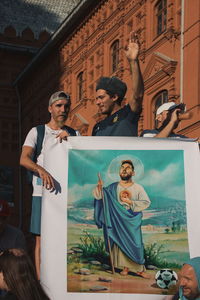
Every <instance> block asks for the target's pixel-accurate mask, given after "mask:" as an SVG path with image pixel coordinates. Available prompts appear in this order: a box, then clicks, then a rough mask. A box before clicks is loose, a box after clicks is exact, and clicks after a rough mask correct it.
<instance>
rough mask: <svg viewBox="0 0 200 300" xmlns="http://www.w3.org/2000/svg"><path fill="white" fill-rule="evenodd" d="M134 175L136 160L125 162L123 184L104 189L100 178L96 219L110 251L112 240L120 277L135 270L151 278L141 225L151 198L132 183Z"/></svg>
mask: <svg viewBox="0 0 200 300" xmlns="http://www.w3.org/2000/svg"><path fill="white" fill-rule="evenodd" d="M134 175H135V172H134V165H133V163H132V161H131V160H123V161H122V162H121V166H120V169H119V176H120V178H121V179H120V181H119V182H114V183H112V184H110V185H109V186H107V187H105V188H102V184H103V183H102V181H101V180H100V179H99V181H98V184H97V186H96V188H95V189H94V191H93V194H94V197H95V202H94V206H95V213H94V217H95V222H96V224H97V226H98V228H103V231H104V238H105V243H106V249H108V243H107V238H109V240H110V244H111V255H112V261H113V264H114V267H115V268H118V269H121V270H122V271H121V273H120V274H121V275H128V272H129V271H131V272H134V273H136V274H137V275H140V276H141V277H144V278H148V274H146V269H145V266H144V247H143V242H142V232H141V222H142V211H143V210H144V209H146V208H148V207H149V205H150V199H149V197H148V195H147V193H146V192H145V190H144V188H143V187H142V186H141V185H139V184H137V183H135V182H134V181H133V180H132V177H133V176H134ZM102 193H103V194H102ZM103 200H104V201H103ZM103 202H104V203H103ZM105 220H106V222H105ZM105 224H106V225H105ZM105 227H106V228H107V230H105V229H106V228H105Z"/></svg>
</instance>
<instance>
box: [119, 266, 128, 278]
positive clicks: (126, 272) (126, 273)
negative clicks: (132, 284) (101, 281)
mask: <svg viewBox="0 0 200 300" xmlns="http://www.w3.org/2000/svg"><path fill="white" fill-rule="evenodd" d="M128 271H129V269H128V268H127V267H124V269H123V271H121V272H120V275H122V276H126V275H128Z"/></svg>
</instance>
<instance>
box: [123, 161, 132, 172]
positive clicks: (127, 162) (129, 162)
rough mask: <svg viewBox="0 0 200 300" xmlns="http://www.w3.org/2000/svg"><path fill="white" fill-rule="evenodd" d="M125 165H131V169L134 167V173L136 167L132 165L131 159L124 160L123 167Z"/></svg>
mask: <svg viewBox="0 0 200 300" xmlns="http://www.w3.org/2000/svg"><path fill="white" fill-rule="evenodd" d="M124 164H129V165H131V167H132V169H133V171H134V165H133V163H132V161H131V160H129V159H127V160H122V162H121V166H123V165H124Z"/></svg>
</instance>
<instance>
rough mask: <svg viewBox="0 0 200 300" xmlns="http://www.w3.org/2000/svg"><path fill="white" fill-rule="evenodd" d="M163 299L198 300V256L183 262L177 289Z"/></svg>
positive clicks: (199, 283) (199, 267)
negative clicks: (173, 293) (172, 294)
mask: <svg viewBox="0 0 200 300" xmlns="http://www.w3.org/2000/svg"><path fill="white" fill-rule="evenodd" d="M165 300H200V257H194V258H192V259H190V260H188V261H187V262H186V263H184V265H183V267H182V268H181V271H180V274H179V291H178V293H177V294H176V295H175V296H167V297H165Z"/></svg>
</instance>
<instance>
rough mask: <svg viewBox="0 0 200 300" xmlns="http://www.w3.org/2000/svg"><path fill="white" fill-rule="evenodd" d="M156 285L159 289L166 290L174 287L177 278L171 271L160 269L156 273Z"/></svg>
mask: <svg viewBox="0 0 200 300" xmlns="http://www.w3.org/2000/svg"><path fill="white" fill-rule="evenodd" d="M155 279H156V283H157V285H158V286H159V287H160V288H161V289H168V288H169V287H170V286H172V285H176V283H177V281H178V276H177V274H176V272H174V271H173V270H171V269H161V270H159V271H158V272H157V273H156V276H155Z"/></svg>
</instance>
